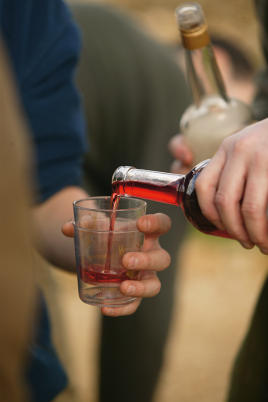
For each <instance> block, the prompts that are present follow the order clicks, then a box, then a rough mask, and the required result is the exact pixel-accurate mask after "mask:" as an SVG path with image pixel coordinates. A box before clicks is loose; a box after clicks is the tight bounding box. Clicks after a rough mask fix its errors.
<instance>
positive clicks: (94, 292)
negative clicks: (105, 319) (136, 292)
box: [79, 286, 136, 307]
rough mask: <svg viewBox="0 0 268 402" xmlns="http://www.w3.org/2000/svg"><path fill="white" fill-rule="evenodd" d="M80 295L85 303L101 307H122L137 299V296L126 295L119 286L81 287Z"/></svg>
mask: <svg viewBox="0 0 268 402" xmlns="http://www.w3.org/2000/svg"><path fill="white" fill-rule="evenodd" d="M79 297H80V299H81V300H82V301H83V302H84V303H87V304H91V305H93V306H99V307H120V306H123V305H124V304H129V303H132V302H133V301H134V300H136V297H130V296H124V295H123V294H122V293H121V292H120V290H119V288H118V287H101V286H98V287H92V288H87V289H80V292H79Z"/></svg>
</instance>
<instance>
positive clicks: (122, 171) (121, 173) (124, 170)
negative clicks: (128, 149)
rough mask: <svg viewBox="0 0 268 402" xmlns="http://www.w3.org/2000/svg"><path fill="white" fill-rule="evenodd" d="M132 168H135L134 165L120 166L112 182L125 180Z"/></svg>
mask: <svg viewBox="0 0 268 402" xmlns="http://www.w3.org/2000/svg"><path fill="white" fill-rule="evenodd" d="M130 169H133V166H119V167H118V168H117V169H116V170H115V171H114V173H113V176H112V183H115V182H117V181H125V179H126V177H127V174H128V172H129V170H130Z"/></svg>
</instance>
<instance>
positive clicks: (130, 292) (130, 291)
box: [126, 285, 136, 296]
mask: <svg viewBox="0 0 268 402" xmlns="http://www.w3.org/2000/svg"><path fill="white" fill-rule="evenodd" d="M126 293H127V294H128V295H130V296H132V295H134V294H135V293H136V288H135V286H134V285H129V286H128V287H127V290H126Z"/></svg>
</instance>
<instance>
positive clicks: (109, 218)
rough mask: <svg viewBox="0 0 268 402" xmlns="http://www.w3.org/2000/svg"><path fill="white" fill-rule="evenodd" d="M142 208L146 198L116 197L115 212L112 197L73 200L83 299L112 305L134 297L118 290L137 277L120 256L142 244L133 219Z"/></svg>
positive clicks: (88, 301)
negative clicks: (122, 283) (143, 199)
mask: <svg viewBox="0 0 268 402" xmlns="http://www.w3.org/2000/svg"><path fill="white" fill-rule="evenodd" d="M92 200H94V205H93V206H92ZM145 210H146V203H145V201H142V200H137V199H133V198H129V197H126V198H122V199H120V200H119V204H118V207H117V209H116V211H114V210H113V208H112V205H111V197H91V198H88V199H84V200H79V201H76V202H74V216H75V251H76V261H77V274H78V287H79V296H80V298H81V300H82V301H84V302H85V303H88V304H93V305H97V306H105V305H106V306H113V307H115V306H120V305H122V304H126V303H131V302H132V301H133V300H134V297H128V296H125V295H123V294H122V293H121V292H120V284H121V282H122V281H124V280H128V279H138V275H139V273H138V271H133V270H132V271H130V270H128V269H127V268H126V267H125V266H124V265H123V264H122V257H123V255H124V254H125V253H127V252H129V251H138V250H140V249H141V247H142V244H143V238H144V235H143V233H142V232H140V231H139V230H138V229H137V225H136V222H137V219H138V218H139V217H140V216H142V215H143V214H145Z"/></svg>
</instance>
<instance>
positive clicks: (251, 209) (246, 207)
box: [241, 201, 260, 219]
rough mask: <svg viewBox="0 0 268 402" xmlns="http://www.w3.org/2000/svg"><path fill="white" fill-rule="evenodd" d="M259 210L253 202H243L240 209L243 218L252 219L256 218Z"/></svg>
mask: <svg viewBox="0 0 268 402" xmlns="http://www.w3.org/2000/svg"><path fill="white" fill-rule="evenodd" d="M259 210H260V208H259V206H258V205H257V203H256V202H254V201H244V202H243V204H242V208H241V211H242V215H243V216H244V217H246V218H247V217H248V218H254V219H256V218H257V217H258V215H259Z"/></svg>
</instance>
